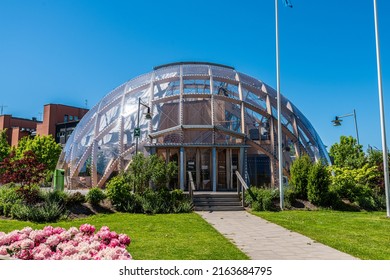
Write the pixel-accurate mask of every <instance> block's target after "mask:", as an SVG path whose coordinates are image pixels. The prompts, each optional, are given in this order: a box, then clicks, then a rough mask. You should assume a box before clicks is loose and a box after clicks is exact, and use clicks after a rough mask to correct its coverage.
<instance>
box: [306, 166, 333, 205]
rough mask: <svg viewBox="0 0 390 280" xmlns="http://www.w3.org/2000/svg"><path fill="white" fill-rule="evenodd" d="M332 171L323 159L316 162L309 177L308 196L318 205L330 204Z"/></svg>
mask: <svg viewBox="0 0 390 280" xmlns="http://www.w3.org/2000/svg"><path fill="white" fill-rule="evenodd" d="M329 185H330V173H329V170H328V169H327V167H326V166H325V165H324V163H322V161H318V162H316V163H315V164H314V165H313V166H312V168H311V169H310V171H309V176H308V178H307V198H308V199H309V201H310V202H311V203H313V204H315V205H318V206H329Z"/></svg>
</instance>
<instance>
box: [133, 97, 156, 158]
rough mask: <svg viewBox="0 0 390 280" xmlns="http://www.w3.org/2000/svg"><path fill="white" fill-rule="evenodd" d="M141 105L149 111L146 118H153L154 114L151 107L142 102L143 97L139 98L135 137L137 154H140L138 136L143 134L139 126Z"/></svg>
mask: <svg viewBox="0 0 390 280" xmlns="http://www.w3.org/2000/svg"><path fill="white" fill-rule="evenodd" d="M141 105H142V106H144V107H146V108H147V109H148V111H147V112H146V114H145V118H146V119H147V120H151V119H152V114H151V113H150V107H149V106H148V105H146V104H144V103H142V102H141V97H139V98H138V111H137V127H136V128H134V137H135V154H136V155H137V154H138V138H139V137H140V136H141V129H140V127H139V113H140V110H141Z"/></svg>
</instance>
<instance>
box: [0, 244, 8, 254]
mask: <svg viewBox="0 0 390 280" xmlns="http://www.w3.org/2000/svg"><path fill="white" fill-rule="evenodd" d="M0 255H3V256H6V255H8V252H7V247H6V246H0Z"/></svg>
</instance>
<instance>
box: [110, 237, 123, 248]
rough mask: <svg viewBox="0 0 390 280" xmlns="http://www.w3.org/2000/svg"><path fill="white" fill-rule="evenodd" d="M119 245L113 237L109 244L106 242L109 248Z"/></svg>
mask: <svg viewBox="0 0 390 280" xmlns="http://www.w3.org/2000/svg"><path fill="white" fill-rule="evenodd" d="M120 245H121V243H120V242H119V240H118V239H116V238H115V239H111V241H110V244H108V246H109V247H111V248H114V247H118V246H120Z"/></svg>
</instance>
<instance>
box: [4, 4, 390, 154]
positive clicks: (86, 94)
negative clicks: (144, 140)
mask: <svg viewBox="0 0 390 280" xmlns="http://www.w3.org/2000/svg"><path fill="white" fill-rule="evenodd" d="M377 1H378V13H379V31H380V39H381V42H380V43H381V61H382V75H383V89H384V98H385V112H386V121H387V123H388V126H387V127H388V129H387V131H388V132H389V133H388V138H389V135H390V118H389V116H390V97H389V95H390V31H389V27H390V2H389V1H385V0H377ZM291 2H292V3H293V5H294V8H292V9H290V8H286V7H284V6H283V4H282V1H280V5H279V8H280V10H279V12H280V13H279V32H280V71H281V72H280V73H281V91H282V93H283V94H284V95H285V96H286V97H287V98H289V99H290V100H291V101H292V102H293V103H294V104H295V105H296V106H297V107H298V108H299V109H300V110H301V111H302V112H303V113H304V114H305V115H306V116H307V117H308V119H309V120H310V121H311V123H312V124H313V126H314V127H315V129H316V130H317V132H318V133H319V134H320V136H321V138H322V140H323V142H324V144H325V145H327V146H331V145H332V144H333V143H335V142H337V141H338V140H339V137H340V136H341V135H353V136H354V135H355V128H354V122H353V118H352V117H348V118H345V119H344V121H343V125H342V126H341V127H333V126H332V123H331V120H332V119H333V118H334V116H336V115H344V114H348V113H351V112H352V111H353V109H355V110H356V112H357V118H358V128H359V136H360V142H361V144H363V145H364V149H366V148H367V147H368V145H371V146H375V147H378V148H379V149H381V134H380V120H379V105H378V89H377V72H376V56H375V34H374V17H373V1H372V0H361V1H356V0H355V1H354V0H344V1H339V0H328V1H309V0H292V1H291ZM0 36H1V43H0V96H1V97H0V105H5V106H7V107H4V113H6V114H12V115H13V116H17V117H24V118H31V117H39V113H41V112H42V110H43V105H44V104H47V103H63V104H68V105H73V106H80V107H83V106H84V105H85V100H88V107H89V108H90V107H92V106H93V105H94V104H96V103H97V102H98V101H99V100H100V99H101V98H102V97H103V96H104V95H105V94H107V93H108V92H109V91H110V90H112V89H113V88H115V87H117V86H119V85H120V84H122V83H124V82H125V81H127V80H129V79H131V78H133V77H135V76H137V75H140V74H143V73H145V72H148V71H151V70H152V68H153V67H154V66H156V65H160V64H165V63H170V62H177V61H209V62H215V63H221V64H226V65H230V66H233V67H235V68H236V69H237V70H238V71H240V72H243V73H246V74H248V75H251V76H254V77H256V78H258V79H260V80H262V81H263V82H265V83H267V84H269V85H270V86H272V87H274V88H275V87H276V75H275V12H274V1H272V0H257V1H256V0H242V1H226V0H225V1H219V0H213V1H210V0H207V1H205V0H197V1H190V0H188V1H178V0H170V1H169V0H167V1H130V0H128V1H119V0H101V1H99V0H95V1H87V0H85V1H83V0H77V1H76V0H67V1H65V0H57V1H33V0H25V1H22V0H1V1H0ZM389 141H390V139H389V140H388V142H389Z"/></svg>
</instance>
